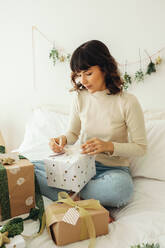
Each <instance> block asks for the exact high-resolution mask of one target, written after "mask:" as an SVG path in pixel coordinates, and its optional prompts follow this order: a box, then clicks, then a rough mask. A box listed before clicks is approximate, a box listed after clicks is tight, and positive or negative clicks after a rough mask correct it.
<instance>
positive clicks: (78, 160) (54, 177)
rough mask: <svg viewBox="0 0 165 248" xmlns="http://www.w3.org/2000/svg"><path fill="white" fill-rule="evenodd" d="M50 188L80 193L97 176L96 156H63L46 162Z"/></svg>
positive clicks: (78, 154) (77, 154) (51, 158)
mask: <svg viewBox="0 0 165 248" xmlns="http://www.w3.org/2000/svg"><path fill="white" fill-rule="evenodd" d="M44 163H45V168H46V173H47V182H48V186H51V187H55V188H60V189H65V190H71V191H74V192H79V191H80V190H81V189H82V188H83V187H84V186H85V185H86V184H87V183H88V182H89V180H90V179H91V178H92V177H93V176H94V175H96V167H95V156H91V155H85V154H80V153H75V154H67V153H65V154H62V155H59V156H54V157H49V158H46V159H45V160H44Z"/></svg>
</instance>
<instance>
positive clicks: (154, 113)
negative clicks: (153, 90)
mask: <svg viewBox="0 0 165 248" xmlns="http://www.w3.org/2000/svg"><path fill="white" fill-rule="evenodd" d="M144 118H145V120H146V121H147V120H165V109H164V110H154V109H146V110H144Z"/></svg>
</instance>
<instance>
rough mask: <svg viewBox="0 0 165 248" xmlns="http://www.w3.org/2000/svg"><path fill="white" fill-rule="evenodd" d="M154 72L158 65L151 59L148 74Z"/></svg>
mask: <svg viewBox="0 0 165 248" xmlns="http://www.w3.org/2000/svg"><path fill="white" fill-rule="evenodd" d="M152 72H156V66H155V64H154V63H153V62H152V61H151V62H150V63H149V65H148V66H147V71H146V74H149V75H150V74H151V73H152Z"/></svg>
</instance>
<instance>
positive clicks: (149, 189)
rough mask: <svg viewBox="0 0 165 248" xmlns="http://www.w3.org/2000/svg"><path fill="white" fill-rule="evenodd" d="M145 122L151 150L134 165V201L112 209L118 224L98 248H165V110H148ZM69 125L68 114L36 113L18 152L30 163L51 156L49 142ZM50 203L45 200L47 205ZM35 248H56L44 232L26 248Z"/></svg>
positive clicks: (33, 226) (32, 225) (31, 226)
mask: <svg viewBox="0 0 165 248" xmlns="http://www.w3.org/2000/svg"><path fill="white" fill-rule="evenodd" d="M145 121H146V130H147V138H148V145H149V148H148V152H147V154H146V155H145V156H144V157H141V158H136V159H133V160H132V162H131V167H130V168H131V173H132V176H133V179H134V196H133V199H132V200H131V202H130V203H129V204H128V205H127V206H125V207H123V208H120V209H117V210H112V215H113V216H114V217H115V222H113V223H111V224H109V234H108V235H106V236H100V237H97V242H96V248H98V247H99V248H101V247H104V248H109V247H113V248H131V245H136V244H142V243H147V242H148V243H159V244H160V247H161V248H163V247H165V154H164V147H165V111H164V112H163V111H162V112H158V111H155V112H151V111H146V112H145ZM67 122H68V115H66V114H61V113H58V112H57V111H53V109H48V108H39V109H37V110H35V111H34V113H33V115H32V118H31V120H30V121H29V122H28V124H27V127H26V132H25V138H24V141H23V143H22V144H21V146H20V148H19V152H20V153H21V154H22V155H24V156H26V157H28V158H29V159H30V160H34V159H43V158H44V157H45V156H46V155H47V154H49V153H50V149H49V147H48V145H47V141H48V140H49V138H50V137H52V136H56V135H59V134H60V133H62V132H63V131H64V130H65V128H66V125H67ZM38 140H39V141H38ZM32 144H33V145H32ZM50 202H51V200H49V199H47V198H46V197H44V203H45V206H47V205H48V204H49V203H50ZM37 228H38V223H36V222H32V221H29V222H26V224H25V230H24V234H30V233H33V232H35V231H37ZM88 243H89V241H88V240H85V241H81V242H77V243H73V244H69V245H67V246H65V247H68V248H77V247H79V248H86V247H88ZM35 247H40V248H52V247H57V246H56V245H55V244H54V243H53V241H52V240H51V239H50V237H49V236H48V233H47V231H46V229H45V231H44V233H43V234H42V235H41V236H40V237H38V238H35V239H32V240H28V241H27V248H35Z"/></svg>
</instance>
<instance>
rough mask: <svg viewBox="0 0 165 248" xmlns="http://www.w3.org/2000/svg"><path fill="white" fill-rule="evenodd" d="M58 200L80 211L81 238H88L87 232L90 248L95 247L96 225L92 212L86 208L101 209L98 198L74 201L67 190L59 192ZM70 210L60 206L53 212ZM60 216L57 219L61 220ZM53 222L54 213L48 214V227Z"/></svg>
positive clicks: (56, 213)
mask: <svg viewBox="0 0 165 248" xmlns="http://www.w3.org/2000/svg"><path fill="white" fill-rule="evenodd" d="M58 202H63V203H65V204H67V205H69V206H71V207H75V208H76V209H77V210H78V211H79V214H80V216H81V217H82V224H81V234H80V240H84V239H86V236H87V233H88V234H89V238H90V243H89V246H88V248H93V247H94V246H95V242H96V232H95V226H94V224H93V220H92V217H91V215H90V213H89V212H88V211H87V210H86V209H100V208H101V205H100V202H99V201H98V200H95V199H90V200H85V201H73V200H72V199H71V198H70V197H69V195H68V194H67V193H66V192H59V193H58V201H56V203H58ZM67 210H68V208H66V207H60V208H59V209H54V211H53V214H55V215H58V214H62V213H65V212H66V211H67ZM60 219H61V216H60V218H58V216H57V218H56V220H57V221H60ZM50 223H51V224H53V223H52V213H50V214H49V213H48V214H47V227H49V225H50Z"/></svg>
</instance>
